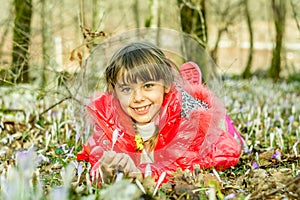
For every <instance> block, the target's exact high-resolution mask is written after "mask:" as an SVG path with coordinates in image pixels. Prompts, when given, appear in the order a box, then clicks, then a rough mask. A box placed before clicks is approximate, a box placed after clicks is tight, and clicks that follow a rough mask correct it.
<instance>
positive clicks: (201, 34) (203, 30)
mask: <svg viewBox="0 0 300 200" xmlns="http://www.w3.org/2000/svg"><path fill="white" fill-rule="evenodd" d="M177 3H178V6H179V9H180V20H181V29H182V31H183V32H185V33H188V34H190V35H192V36H193V37H194V38H195V39H196V40H197V41H198V42H199V43H200V44H201V45H202V46H203V47H204V48H206V46H207V24H206V12H205V1H204V0H198V1H196V3H192V1H191V0H177Z"/></svg>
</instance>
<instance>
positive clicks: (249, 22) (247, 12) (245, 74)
mask: <svg viewBox="0 0 300 200" xmlns="http://www.w3.org/2000/svg"><path fill="white" fill-rule="evenodd" d="M243 4H244V7H245V17H246V20H247V27H248V32H249V44H250V47H249V54H248V61H247V64H246V68H245V70H244V72H243V74H242V77H243V78H250V76H251V65H252V59H253V43H254V37H253V27H252V19H251V15H250V10H249V1H248V0H244V1H243Z"/></svg>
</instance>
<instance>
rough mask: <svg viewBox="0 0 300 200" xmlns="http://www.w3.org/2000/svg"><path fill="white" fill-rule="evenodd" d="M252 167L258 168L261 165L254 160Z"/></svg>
mask: <svg viewBox="0 0 300 200" xmlns="http://www.w3.org/2000/svg"><path fill="white" fill-rule="evenodd" d="M252 167H253V169H258V168H259V165H258V164H257V162H255V161H254V162H253V163H252Z"/></svg>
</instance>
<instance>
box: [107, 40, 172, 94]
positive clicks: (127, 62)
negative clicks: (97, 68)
mask: <svg viewBox="0 0 300 200" xmlns="http://www.w3.org/2000/svg"><path fill="white" fill-rule="evenodd" d="M172 65H174V64H173V63H171V61H170V60H169V59H168V58H167V57H166V56H165V54H164V53H163V52H162V51H161V50H160V49H159V48H158V47H156V46H155V45H153V44H151V43H148V42H134V43H130V44H128V45H126V46H124V47H123V48H121V49H120V50H119V51H117V52H116V53H115V54H114V55H113V56H112V58H111V60H110V63H109V64H108V66H107V68H106V70H105V79H106V83H107V87H108V90H111V89H114V87H115V85H116V83H117V80H118V78H119V76H122V79H123V82H124V83H136V82H137V80H141V81H143V82H147V81H158V80H163V81H164V84H165V86H166V87H170V86H171V85H172V83H173V81H174V75H173V72H172V67H171V66H172Z"/></svg>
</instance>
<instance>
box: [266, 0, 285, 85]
mask: <svg viewBox="0 0 300 200" xmlns="http://www.w3.org/2000/svg"><path fill="white" fill-rule="evenodd" d="M271 4H272V11H273V16H274V26H275V31H276V36H275V48H274V49H273V53H272V62H271V67H270V69H269V75H270V77H272V78H273V80H275V81H277V80H278V79H279V78H280V72H281V56H282V48H283V38H284V30H285V19H286V1H285V0H272V1H271Z"/></svg>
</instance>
